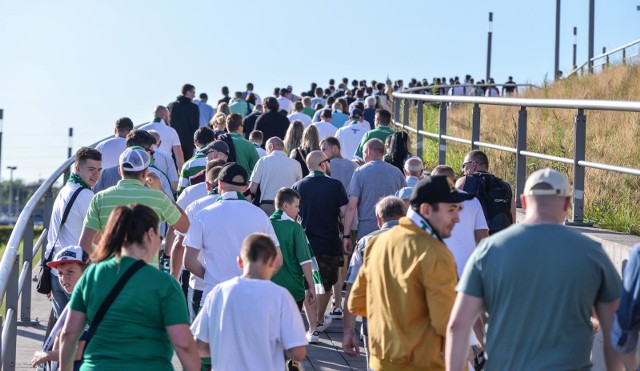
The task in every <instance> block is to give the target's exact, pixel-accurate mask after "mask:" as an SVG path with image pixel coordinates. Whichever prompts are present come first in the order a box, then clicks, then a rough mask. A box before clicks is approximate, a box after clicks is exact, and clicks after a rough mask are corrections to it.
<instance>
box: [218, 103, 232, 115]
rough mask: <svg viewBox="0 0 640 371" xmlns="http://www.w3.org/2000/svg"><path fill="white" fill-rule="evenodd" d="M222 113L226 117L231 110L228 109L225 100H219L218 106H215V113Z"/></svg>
mask: <svg viewBox="0 0 640 371" xmlns="http://www.w3.org/2000/svg"><path fill="white" fill-rule="evenodd" d="M218 112H220V113H224V117H227V116H229V115H230V114H231V110H229V105H228V104H227V103H225V102H220V104H218V107H217V108H216V113H218Z"/></svg>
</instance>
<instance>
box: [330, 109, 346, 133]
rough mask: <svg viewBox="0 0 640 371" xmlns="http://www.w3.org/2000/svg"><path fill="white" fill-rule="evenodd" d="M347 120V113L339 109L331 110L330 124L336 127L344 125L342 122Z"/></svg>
mask: <svg viewBox="0 0 640 371" xmlns="http://www.w3.org/2000/svg"><path fill="white" fill-rule="evenodd" d="M347 120H349V115H345V114H344V113H342V112H340V111H333V112H332V113H331V124H332V125H333V126H335V127H337V128H338V129H340V128H341V127H343V126H344V123H345V122H347Z"/></svg>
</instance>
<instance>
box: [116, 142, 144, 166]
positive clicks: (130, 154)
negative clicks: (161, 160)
mask: <svg viewBox="0 0 640 371" xmlns="http://www.w3.org/2000/svg"><path fill="white" fill-rule="evenodd" d="M119 163H120V167H121V168H122V170H124V171H142V170H144V169H146V168H148V167H149V164H150V163H151V157H150V156H149V154H148V153H147V151H146V150H145V149H144V148H142V147H139V146H133V147H129V148H127V149H125V150H124V152H122V154H121V155H120V161H119Z"/></svg>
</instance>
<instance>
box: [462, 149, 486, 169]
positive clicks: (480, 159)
mask: <svg viewBox="0 0 640 371" xmlns="http://www.w3.org/2000/svg"><path fill="white" fill-rule="evenodd" d="M467 156H468V157H469V159H470V160H471V161H475V162H477V163H478V164H479V165H485V166H487V167H489V157H487V154H486V153H484V152H482V151H481V150H479V149H474V150H473V151H471V152H469V153H468V154H467Z"/></svg>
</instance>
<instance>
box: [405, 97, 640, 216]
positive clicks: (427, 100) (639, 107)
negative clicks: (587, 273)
mask: <svg viewBox="0 0 640 371" xmlns="http://www.w3.org/2000/svg"><path fill="white" fill-rule="evenodd" d="M393 97H394V98H396V99H394V100H393V117H394V124H395V125H396V126H398V127H401V128H403V129H406V130H408V131H411V132H413V133H416V134H417V145H416V148H417V155H418V156H419V157H422V152H423V137H429V138H433V139H435V140H436V141H437V142H438V163H439V164H440V165H444V164H445V163H446V155H447V141H453V142H458V143H463V144H467V145H470V147H471V149H478V148H480V147H484V148H490V149H495V150H499V151H503V152H508V153H512V154H515V155H516V169H515V180H516V187H515V189H516V192H515V194H520V193H522V191H523V190H524V184H525V180H526V170H527V167H526V161H527V158H528V157H531V158H538V159H542V160H548V161H555V162H559V163H563V164H569V165H573V169H574V171H573V188H574V192H573V195H572V198H573V217H572V219H571V221H570V222H571V223H573V224H580V225H581V224H587V223H584V221H583V218H584V210H583V209H584V178H585V174H584V169H585V168H594V169H600V170H605V171H612V172H618V173H623V174H629V175H635V176H640V169H635V168H627V167H623V166H617V165H610V164H601V163H596V162H591V161H586V159H585V154H586V121H587V119H586V115H585V110H606V111H622V112H640V102H632V101H619V100H611V101H607V100H589V99H583V100H579V99H537V98H535V99H534V98H502V97H467V96H444V95H424V94H410V93H393ZM434 103H437V104H438V105H439V109H440V115H439V116H440V123H439V131H438V132H437V133H430V132H427V131H425V130H424V128H423V125H424V105H425V104H429V105H433V104H434ZM451 103H455V104H472V105H473V109H472V118H471V139H470V140H469V139H468V138H458V137H454V136H451V135H447V112H448V111H449V104H451ZM401 105H403V107H402V108H403V109H401ZM412 105H414V106H415V108H416V122H415V125H414V126H415V127H411V126H410V125H409V109H410V107H411V106H412ZM480 105H494V106H510V107H519V108H520V109H519V111H518V122H517V133H516V134H517V136H516V146H515V147H507V146H502V145H498V144H494V143H486V142H481V141H480V110H481V109H480ZM531 107H536V108H560V109H575V110H576V115H575V122H574V143H573V144H574V156H573V158H565V157H559V156H553V155H549V154H545V153H537V152H531V151H527V108H531ZM401 112H403V117H402V121H401V120H400V114H401Z"/></svg>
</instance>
